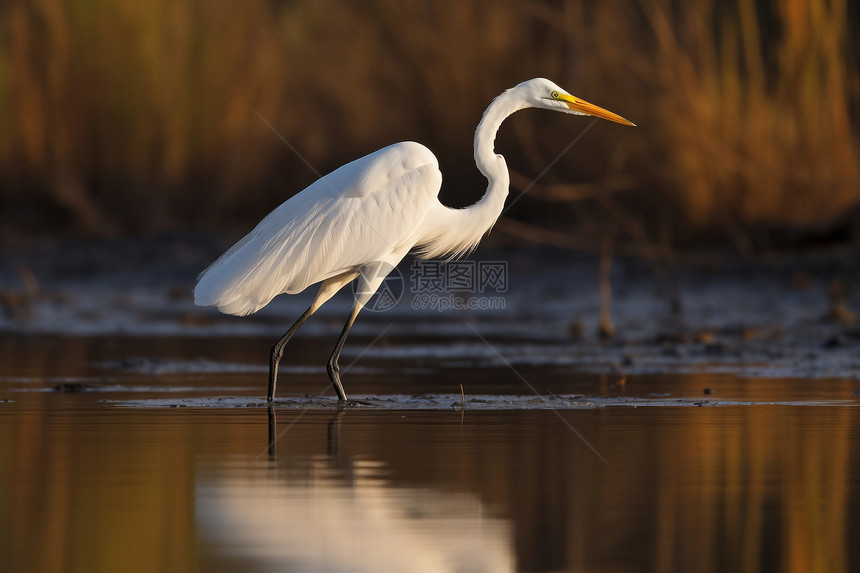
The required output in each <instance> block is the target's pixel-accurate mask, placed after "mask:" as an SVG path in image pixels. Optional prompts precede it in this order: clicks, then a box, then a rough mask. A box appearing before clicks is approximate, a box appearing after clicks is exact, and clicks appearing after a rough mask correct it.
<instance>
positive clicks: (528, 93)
mask: <svg viewBox="0 0 860 573" xmlns="http://www.w3.org/2000/svg"><path fill="white" fill-rule="evenodd" d="M514 89H516V90H522V92H523V95H524V96H525V98H526V101H527V102H528V105H529V106H530V107H540V108H543V109H550V110H553V111H561V112H564V113H573V114H577V115H593V116H594V117H599V118H600V119H608V120H609V121H614V122H615V123H620V124H623V125H633V126H635V125H636V124H635V123H633V122H632V121H629V120H626V119H624V118H623V117H621V116H620V115H618V114H615V113H612V112H611V111H608V110H605V109H603V108H602V107H598V106H596V105H594V104H592V103H588V102H587V101H585V100H583V99H580V98H578V97H576V96H572V95H570V94H569V93H567V92H566V91H564V90H563V89H561V88H560V87H558V86H557V85H556V84H555V83H553V82H551V81H549V80H547V79H545V78H535V79H533V80H528V81H525V82H523V83H521V84H520V85H518V86H517V87H516V88H514Z"/></svg>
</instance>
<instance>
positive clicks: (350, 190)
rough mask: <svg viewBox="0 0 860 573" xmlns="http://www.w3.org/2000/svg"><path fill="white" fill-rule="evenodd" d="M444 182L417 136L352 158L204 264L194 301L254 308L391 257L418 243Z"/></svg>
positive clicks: (245, 310)
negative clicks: (423, 224) (416, 236)
mask: <svg viewBox="0 0 860 573" xmlns="http://www.w3.org/2000/svg"><path fill="white" fill-rule="evenodd" d="M441 184H442V174H441V173H440V172H439V167H438V163H437V161H436V158H435V157H434V156H433V154H432V153H431V152H430V150H428V149H427V148H426V147H424V146H423V145H420V144H417V143H413V142H404V143H399V144H396V145H392V146H390V147H386V148H384V149H381V150H379V151H377V152H375V153H372V154H370V155H367V156H365V157H362V158H361V159H357V160H356V161H353V162H352V163H348V164H346V165H344V166H343V167H341V168H339V169H337V170H335V171H333V172H332V173H330V174H328V175H326V176H325V177H322V178H320V179H319V180H317V181H316V182H315V183H313V184H312V185H310V186H309V187H308V188H306V189H305V190H303V191H302V192H300V193H298V194H296V195H295V196H293V197H291V198H290V199H289V200H287V201H285V202H284V203H282V204H281V205H280V206H279V207H277V208H276V209H275V210H274V211H272V212H271V213H269V215H267V216H266V218H264V219H263V220H262V221H260V223H259V224H258V225H257V226H256V227H255V228H254V229H253V230H252V231H251V232H250V233H248V234H247V235H246V236H245V237H244V238H242V239H241V240H240V241H238V242H237V243H236V244H235V245H233V246H232V247H231V248H230V249H229V250H228V251H227V252H226V253H224V254H223V255H221V257H219V258H218V260H216V261H215V262H214V263H212V265H210V266H209V268H207V269H206V270H205V271H203V272H202V273H201V274H200V276H199V277H198V282H197V286H196V287H195V289H194V302H195V303H196V304H198V305H214V306H217V307H218V308H219V310H221V311H222V312H226V313H229V314H237V315H246V314H250V313H252V312H256V311H257V310H259V309H260V308H262V307H263V306H265V305H266V304H268V303H269V301H271V300H272V298H274V297H275V296H277V295H278V294H281V293H290V294H295V293H298V292H301V291H303V290H304V289H305V288H307V287H308V286H310V285H312V284H314V283H318V282H320V281H323V280H325V279H327V278H331V277H333V276H336V275H338V274H341V273H343V272H345V271H348V270H355V269H357V268H358V267H360V266H361V265H362V264H366V263H369V262H374V261H380V260H385V257H386V256H388V255H390V254H391V253H392V252H399V251H400V250H402V249H403V248H404V246H405V247H406V248H407V249H408V248H409V247H411V246H412V245H413V244H414V242H415V239H414V238H413V235H414V234H415V232H416V230H417V229H418V227H419V226H420V224H421V222H422V221H423V220H424V218H425V217H426V215H427V212H428V211H429V210H430V208H431V206H432V204H433V203H434V202H435V200H436V197H437V196H438V194H439V188H440V187H441ZM410 241H411V242H410Z"/></svg>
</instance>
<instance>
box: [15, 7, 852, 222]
mask: <svg viewBox="0 0 860 573" xmlns="http://www.w3.org/2000/svg"><path fill="white" fill-rule="evenodd" d="M762 6H769V8H767V12H764V11H763V10H765V9H764V8H762ZM757 7H758V8H757ZM846 12H847V1H846V0H773V1H772V2H771V3H761V2H753V1H752V0H732V1H731V2H727V3H719V2H716V1H715V0H689V1H688V2H683V3H673V2H669V1H668V0H639V1H638V2H636V3H630V2H628V1H625V0H604V1H601V2H594V3H583V2H578V1H573V0H570V1H568V2H562V3H552V4H549V3H543V2H538V1H531V2H525V3H522V2H519V3H518V2H505V1H502V2H484V1H476V2H471V3H456V4H455V3H438V2H431V1H425V2H410V3H402V2H395V1H393V0H376V1H373V2H369V3H363V4H362V5H361V6H358V5H354V4H351V3H346V2H340V1H335V0H320V1H316V2H311V1H310V0H304V1H298V2H291V3H285V4H282V3H270V2H267V1H265V0H248V1H247V2H243V3H242V5H241V7H237V5H236V4H235V3H231V2H227V1H226V0H211V1H203V0H184V1H179V2H176V1H169V0H154V1H152V2H146V3H135V2H130V1H128V0H79V1H78V2H74V3H70V2H62V1H60V0H40V1H38V2H30V1H24V0H13V1H11V2H9V3H6V4H4V5H3V6H2V7H0V125H2V126H4V127H3V136H2V137H0V184H2V189H0V200H2V201H3V202H4V204H5V205H7V207H10V208H8V209H4V211H7V214H8V213H14V212H17V211H20V210H22V209H23V210H26V209H30V211H34V210H35V211H37V212H41V213H45V215H44V218H45V219H46V220H47V221H51V218H52V217H53V218H55V219H56V218H57V217H58V214H59V215H61V217H60V218H66V219H68V220H70V221H71V222H72V223H73V224H74V225H75V226H76V227H78V228H82V229H85V230H89V231H91V232H97V233H98V232H112V231H128V230H130V229H152V228H157V227H165V226H175V225H186V224H188V223H189V222H192V223H201V222H203V223H205V222H207V221H218V220H221V221H223V219H224V217H225V216H228V215H231V216H237V217H240V216H242V215H243V214H244V215H245V216H247V217H249V218H254V217H257V216H259V215H260V214H261V213H264V212H265V211H266V209H268V208H269V207H272V206H274V205H275V204H277V202H279V201H281V200H283V199H284V198H285V197H287V196H289V195H290V194H291V193H292V192H294V191H296V190H298V189H301V188H302V187H303V186H304V185H306V184H307V183H309V182H310V181H311V180H312V179H313V177H314V175H313V174H312V173H311V172H310V171H309V170H308V169H307V168H306V167H305V166H304V164H303V163H302V162H301V161H300V160H299V159H298V158H296V157H295V156H294V155H293V154H292V152H290V151H289V150H287V149H286V148H285V147H284V146H282V144H281V143H280V142H279V141H278V140H277V138H275V137H274V136H273V134H271V133H270V132H269V131H268V129H267V128H266V127H265V125H263V124H262V122H260V121H259V119H258V118H257V117H256V116H255V114H254V113H253V110H254V109H256V110H258V111H259V112H260V113H261V114H262V115H263V116H264V117H266V118H267V119H268V120H269V121H271V123H272V124H273V125H274V126H275V127H276V128H277V129H278V131H279V132H280V133H281V134H283V136H284V137H285V138H286V139H287V140H289V141H290V143H291V144H292V145H293V146H295V147H296V148H297V149H298V150H300V152H301V153H302V154H303V155H304V156H305V157H306V158H307V159H308V160H309V162H310V163H312V164H313V165H314V166H315V167H317V168H318V169H319V170H320V171H321V172H325V171H328V170H330V169H332V168H334V167H336V166H337V165H339V164H341V163H343V162H345V161H348V160H350V159H353V158H355V157H357V156H359V155H361V154H363V153H366V152H368V151H370V150H372V149H375V148H377V147H379V146H382V145H385V144H388V143H391V142H393V141H399V140H403V139H416V140H419V141H422V142H425V143H427V144H428V145H430V146H431V148H433V149H434V151H437V154H438V155H439V156H440V159H441V161H442V166H443V169H444V170H445V171H446V173H447V174H448V175H449V177H448V182H449V186H450V187H449V188H451V189H453V190H454V191H455V192H456V193H460V189H461V188H464V187H472V186H475V187H476V191H477V192H478V193H480V189H481V188H482V186H483V184H482V182H481V180H480V176H479V175H477V174H476V173H473V172H474V169H473V167H472V165H471V134H472V130H473V129H474V126H475V124H476V122H477V120H478V118H479V117H480V113H481V112H482V111H483V108H484V107H485V106H486V105H487V102H488V101H489V100H490V99H491V98H492V97H493V96H494V95H496V94H497V93H498V92H499V91H500V90H501V89H504V88H506V87H509V86H510V85H513V84H514V83H516V82H518V81H520V80H522V79H525V78H528V77H534V76H538V75H543V76H547V77H551V78H553V79H557V81H558V82H559V83H561V84H562V85H564V86H565V87H569V88H570V89H571V90H573V91H574V93H576V94H577V95H581V96H582V97H584V98H585V99H587V100H590V101H594V102H595V103H598V104H600V105H605V106H606V107H608V108H609V109H612V110H613V111H618V112H619V113H621V114H622V115H625V116H628V117H630V118H631V119H633V120H634V121H636V122H637V123H638V124H639V126H640V127H639V128H637V129H636V130H632V129H631V130H628V131H623V132H622V131H621V130H620V128H617V129H608V128H607V129H599V130H598V129H595V130H594V131H593V132H591V133H589V134H588V138H587V140H585V141H584V142H583V143H582V144H580V145H578V146H577V148H576V149H575V150H574V152H573V153H572V154H570V157H569V158H568V157H566V158H565V162H563V163H562V164H559V166H558V169H554V172H555V174H556V175H557V176H558V177H557V180H558V181H564V182H566V183H569V182H571V181H573V182H577V183H580V184H581V183H582V182H583V181H613V180H622V179H623V180H624V181H629V182H630V183H629V185H630V186H632V187H634V188H639V189H646V188H647V189H649V190H650V191H649V193H651V195H649V198H648V201H650V202H652V203H657V202H659V201H664V202H665V206H663V207H660V208H665V209H670V210H673V212H678V213H680V215H681V225H682V226H684V227H687V228H691V229H702V228H704V229H707V228H714V227H717V228H719V227H723V226H726V225H737V224H742V225H774V224H777V225H783V224H815V223H818V224H827V223H829V222H831V221H833V220H834V219H836V218H838V217H839V216H841V215H843V214H844V213H845V211H846V210H847V209H849V208H851V207H853V206H855V205H856V204H857V202H858V200H860V174H858V168H857V164H858V142H857V135H856V132H857V129H856V128H857V124H858V121H857V118H852V117H851V113H850V109H851V105H852V101H853V102H855V105H856V99H857V91H858V87H857V86H858V85H860V84H858V82H860V80H858V74H857V71H856V67H853V66H852V63H851V57H850V55H851V51H850V50H851V48H852V46H851V45H849V40H850V37H849V23H848V22H849V18H848V17H847V13H846ZM550 121H552V118H546V117H540V118H538V116H537V115H534V116H530V117H529V118H527V120H524V121H512V122H511V124H512V128H509V130H507V133H508V134H510V133H511V132H512V133H513V134H514V135H515V137H516V139H517V142H516V143H515V144H514V145H513V146H512V145H510V143H511V142H510V141H506V140H505V138H506V137H509V136H510V135H507V136H506V135H505V133H506V130H503V132H502V134H501V140H500V144H503V143H504V144H506V145H507V146H506V147H505V152H506V153H509V154H511V156H512V161H511V163H512V164H516V162H518V163H519V164H520V165H522V162H523V161H525V162H526V163H528V164H530V165H531V166H532V167H534V169H535V171H539V170H541V169H542V167H543V166H544V165H545V164H546V163H545V161H546V160H547V157H548V156H549V157H550V158H551V156H552V154H554V153H557V152H558V150H559V149H562V148H563V147H564V146H565V144H566V143H567V142H569V141H570V137H571V134H570V133H569V131H565V129H566V128H567V126H568V125H571V124H565V129H563V128H559V127H553V128H552V129H543V128H545V127H546V126H547V124H548V123H549V122H550ZM556 121H558V120H557V119H556ZM574 129H576V128H574ZM511 147H513V149H510V148H511ZM517 154H519V156H520V157H517ZM565 164H566V165H565ZM461 173H462V174H464V175H461ZM469 173H471V175H469ZM526 176H527V177H528V175H526ZM550 177H552V174H550ZM625 185H628V184H627V183H626V184H625ZM536 191H537V193H536V195H538V194H540V193H541V190H539V189H536ZM570 195H571V198H570V200H569V201H568V202H569V203H570V202H573V201H577V200H578V199H577V198H576V197H575V196H576V195H577V194H576V193H573V194H570ZM553 196H554V197H556V200H558V197H560V195H559V194H558V193H554V194H553ZM11 207H14V209H12V208H11ZM532 208H534V209H538V210H539V209H541V207H540V206H533V207H532Z"/></svg>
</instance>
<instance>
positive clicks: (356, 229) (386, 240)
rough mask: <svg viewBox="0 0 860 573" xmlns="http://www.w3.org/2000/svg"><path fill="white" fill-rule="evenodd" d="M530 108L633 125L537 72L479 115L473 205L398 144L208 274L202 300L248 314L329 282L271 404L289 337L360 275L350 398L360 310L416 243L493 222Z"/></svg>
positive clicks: (427, 155) (289, 212)
mask: <svg viewBox="0 0 860 573" xmlns="http://www.w3.org/2000/svg"><path fill="white" fill-rule="evenodd" d="M527 107H541V108H544V109H550V110H554V111H561V112H565V113H574V114H580V115H593V116H596V117H601V118H604V119H608V120H611V121H615V122H618V123H623V124H626V125H633V124H632V123H630V122H629V121H627V120H626V119H624V118H622V117H620V116H618V115H616V114H614V113H612V112H609V111H606V110H604V109H602V108H599V107H597V106H595V105H592V104H590V103H588V102H585V101H583V100H581V99H579V98H576V97H574V96H572V95H570V94H568V93H567V92H565V91H564V90H562V89H561V88H560V87H558V86H557V85H556V84H554V83H553V82H551V81H549V80H546V79H543V78H537V79H533V80H528V81H526V82H523V83H521V84H519V85H517V86H516V87H514V88H512V89H510V90H507V91H506V92H504V93H503V94H502V95H500V96H499V97H497V98H496V99H495V100H493V102H492V103H491V104H490V106H489V107H488V108H487V111H486V112H484V116H483V118H482V119H481V122H480V123H479V124H478V128H477V130H476V131H475V163H476V164H477V166H478V169H479V170H480V171H481V173H483V174H484V176H486V177H487V180H488V182H489V185H488V187H487V192H486V193H485V194H484V196H483V197H482V198H481V200H480V201H478V202H477V203H475V204H474V205H472V206H471V207H468V208H466V209H450V208H448V207H445V206H444V205H442V204H441V203H439V200H438V195H439V190H440V188H441V186H442V173H441V172H440V171H439V163H438V161H437V160H436V157H435V156H434V155H433V153H432V152H431V151H430V150H429V149H427V148H426V147H424V146H423V145H421V144H418V143H414V142H411V141H409V142H403V143H397V144H395V145H391V146H389V147H386V148H383V149H380V150H379V151H376V152H375V153H371V154H370V155H367V156H365V157H362V158H360V159H357V160H355V161H353V162H351V163H347V164H346V165H344V166H342V167H340V168H338V169H336V170H335V171H333V172H331V173H329V174H328V175H326V176H325V177H322V178H320V179H319V180H318V181H316V182H315V183H313V184H312V185H310V186H309V187H307V188H306V189H305V190H303V191H302V192H300V193H298V194H296V195H295V196H293V197H292V198H290V199H289V200H287V201H286V202H284V203H282V204H281V205H280V206H279V207H278V208H276V209H275V210H274V211H272V212H271V213H270V214H269V215H268V216H267V217H266V218H265V219H263V220H262V221H261V222H260V223H259V224H258V225H257V226H256V227H255V228H254V229H253V230H252V231H251V232H250V233H248V235H246V236H245V237H244V238H243V239H242V240H240V241H239V242H238V243H236V244H235V245H234V246H233V247H231V248H230V249H229V250H228V251H227V252H226V253H224V254H223V255H221V257H219V258H218V260H216V261H215V262H214V263H212V265H211V266H210V267H209V268H207V269H206V270H205V271H203V272H202V273H201V274H200V277H199V278H198V283H197V286H196V287H195V289H194V302H195V303H196V304H198V305H211V306H217V307H218V309H219V310H221V311H222V312H225V313H229V314H236V315H240V316H243V315H247V314H250V313H253V312H256V311H258V310H259V309H261V308H262V307H264V306H266V305H267V304H268V303H269V302H270V301H271V300H272V299H273V298H274V297H275V296H277V295H279V294H281V293H287V294H296V293H299V292H301V291H303V290H305V289H306V288H307V287H308V286H310V285H312V284H315V283H322V285H321V287H320V291H319V293H318V294H317V297H316V299H315V300H314V302H313V304H311V306H310V308H308V310H307V311H305V313H304V314H303V315H302V316H301V317H300V318H299V320H298V321H296V323H295V324H294V325H293V326H292V327H291V328H290V330H288V331H287V332H286V333H285V334H284V336H283V337H282V338H281V339H280V340H279V341H278V343H277V344H275V346H274V347H273V348H272V354H271V359H270V363H269V364H270V369H269V394H268V399H269V403H270V404H271V402H272V400H273V399H274V392H275V383H276V380H277V367H278V362H279V361H280V358H281V355H282V353H283V348H284V346H285V345H286V343H287V342H289V340H290V338H291V337H292V336H293V334H295V332H296V331H297V330H298V328H299V327H300V326H301V325H302V324H303V323H304V322H305V321H306V320H307V319H308V318H309V317H310V315H311V314H313V313H314V312H315V311H316V310H317V309H318V308H319V307H320V306H321V305H322V304H323V303H324V302H325V301H326V300H328V299H329V298H330V297H331V296H333V295H334V294H335V293H336V292H337V291H338V290H339V289H340V288H342V287H343V286H344V285H346V284H348V283H349V282H350V281H352V280H353V279H354V278H356V277H359V280H360V285H359V288H358V289H357V293H359V294H357V295H356V300H355V305H354V307H353V310H352V312H351V313H350V316H349V318H348V319H347V322H346V325H345V326H344V330H343V332H342V333H341V336H340V337H339V338H338V342H337V344H336V346H335V349H334V352H332V355H331V358H330V359H329V362H328V372H329V376H330V377H331V379H332V383H333V384H334V387H335V389H336V390H337V393H338V397H339V398H340V399H342V400H346V394H345V393H344V391H343V387H342V385H341V383H340V376H339V368H338V366H337V359H338V357H339V355H340V350H341V348H342V347H343V343H344V341H345V339H346V336H347V334H348V332H349V329H350V327H351V326H352V323H353V321H354V320H355V317H356V316H357V315H358V312H359V311H360V310H361V308H362V307H363V306H364V305H365V304H366V303H367V301H368V300H369V299H370V297H371V296H372V295H373V293H374V292H375V291H376V289H377V288H379V285H380V284H381V283H382V280H383V279H384V278H385V275H386V274H387V273H388V272H389V271H390V270H391V269H393V268H394V266H396V265H397V263H398V262H399V261H400V260H401V259H402V258H403V257H404V256H405V255H406V254H407V253H408V252H409V251H410V250H414V251H415V253H416V254H417V255H418V256H421V257H425V258H429V257H446V256H447V257H452V256H460V255H462V254H464V253H466V252H469V251H470V250H471V249H473V248H475V246H477V244H478V242H479V241H480V240H481V237H482V236H483V235H484V234H485V233H486V232H487V231H489V229H490V228H492V226H493V224H494V223H495V221H496V219H498V217H499V215H500V214H501V212H502V210H503V208H504V204H505V198H506V197H507V194H508V185H509V182H510V180H509V176H508V170H507V165H506V164H505V160H504V158H503V157H502V156H501V155H498V154H496V153H495V152H494V150H493V142H494V140H495V136H496V132H497V131H498V129H499V126H500V125H501V123H502V121H504V119H505V118H506V117H508V116H509V115H510V114H512V113H514V112H515V111H517V110H520V109H523V108H527Z"/></svg>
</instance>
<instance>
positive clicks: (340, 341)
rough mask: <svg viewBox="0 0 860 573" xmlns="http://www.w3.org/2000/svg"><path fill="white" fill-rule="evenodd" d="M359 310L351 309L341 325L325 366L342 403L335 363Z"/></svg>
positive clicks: (344, 395)
mask: <svg viewBox="0 0 860 573" xmlns="http://www.w3.org/2000/svg"><path fill="white" fill-rule="evenodd" d="M360 310H361V306H360V305H355V306H354V307H353V308H352V311H350V313H349V318H347V319H346V324H344V325H343V330H342V331H341V332H340V337H338V339H337V343H336V344H335V345H334V350H333V351H332V353H331V357H330V358H329V359H328V364H327V365H326V370H328V377H329V378H331V383H332V384H333V385H334V390H335V392H337V397H338V398H339V399H340V400H344V401H345V400H346V399H347V398H346V392H344V391H343V384H341V382H340V366H338V365H337V361H338V359H339V358H340V351H341V350H343V345H344V343H345V342H346V337H347V335H348V334H349V329H350V328H352V324H353V323H354V322H355V317H357V316H358V311H360Z"/></svg>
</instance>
